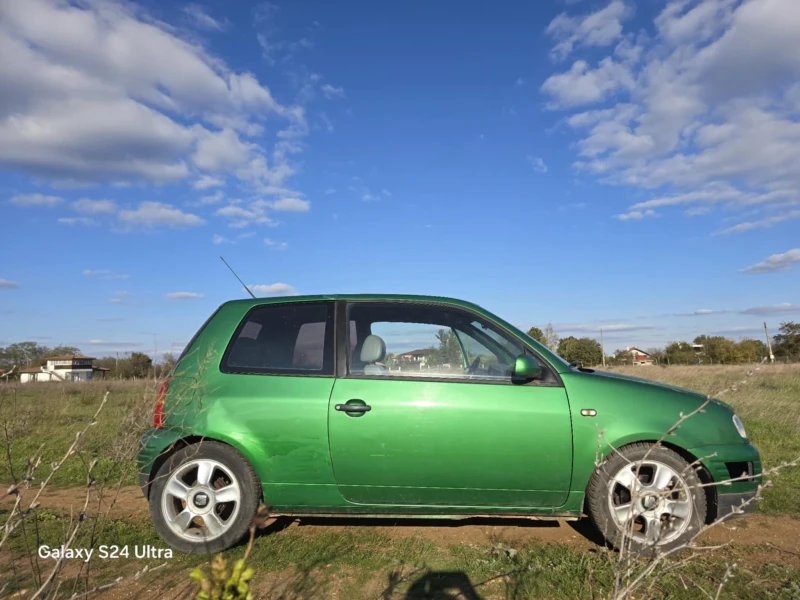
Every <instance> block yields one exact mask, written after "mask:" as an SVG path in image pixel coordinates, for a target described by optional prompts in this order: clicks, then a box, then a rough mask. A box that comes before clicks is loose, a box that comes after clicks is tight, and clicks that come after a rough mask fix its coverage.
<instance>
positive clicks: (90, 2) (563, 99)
mask: <svg viewBox="0 0 800 600" xmlns="http://www.w3.org/2000/svg"><path fill="white" fill-rule="evenodd" d="M0 54H2V55H3V56H4V60H3V64H2V65H0V211H2V212H0V215H2V222H3V225H4V226H3V227H2V233H1V234H0V250H2V251H3V255H4V257H5V259H4V260H3V262H2V264H0V345H6V344H9V343H12V342H16V341H23V340H36V341H39V342H40V343H44V344H47V345H55V344H62V343H63V344H70V345H76V346H78V347H80V348H81V349H82V350H83V351H84V352H87V353H90V354H92V355H95V356H98V355H100V356H102V355H106V354H109V353H113V352H116V351H122V352H125V351H132V350H141V351H146V352H153V350H154V348H155V351H158V352H164V351H170V350H172V351H179V350H180V349H181V348H182V346H183V344H185V343H186V341H187V340H188V339H189V338H190V337H191V335H192V334H193V333H194V331H195V330H196V329H197V327H198V326H199V325H200V324H201V323H202V322H203V320H205V318H206V317H207V316H208V314H210V313H211V312H212V311H213V310H214V309H215V308H216V307H217V306H218V305H219V304H220V303H222V302H224V301H226V300H228V299H232V298H237V297H241V296H242V294H243V291H242V290H241V288H240V287H239V286H238V284H237V283H236V281H235V280H234V279H233V277H232V276H231V275H230V273H229V272H228V271H227V269H226V268H225V267H224V265H223V264H222V263H221V262H220V261H219V258H218V257H219V255H220V254H222V255H223V256H225V258H226V259H227V260H228V261H229V262H230V263H231V264H232V265H233V266H234V268H235V269H236V270H237V271H238V272H239V274H240V275H241V276H242V277H243V278H244V280H245V281H246V283H248V284H249V285H253V286H254V289H255V290H256V292H257V293H258V294H259V295H272V294H290V293H303V294H316V293H337V292H366V291H368V292H386V293H414V294H437V295H446V296H455V297H461V298H465V299H468V300H472V301H474V302H477V303H479V304H481V305H483V306H485V307H486V308H488V309H489V310H492V311H493V312H496V313H497V314H499V315H500V316H502V317H504V318H506V319H508V320H510V321H512V322H514V323H515V324H517V325H519V326H521V327H525V328H527V327H529V326H530V325H539V326H543V325H544V324H546V323H547V322H552V323H553V324H554V326H555V328H556V331H557V332H558V333H559V334H560V335H562V336H566V335H579V336H580V335H589V336H592V337H597V336H598V331H599V329H600V327H603V328H604V332H605V339H606V343H607V346H608V347H609V349H614V348H618V347H625V346H628V345H638V346H644V347H651V346H663V345H664V344H665V343H667V342H668V341H671V340H679V339H692V338H694V337H695V336H696V335H699V334H702V333H706V334H712V333H721V334H724V335H728V336H730V337H733V338H739V337H742V336H755V337H761V331H762V329H761V327H762V323H763V322H764V321H767V322H768V324H769V325H770V326H771V327H772V328H773V329H776V328H777V326H778V324H779V323H780V322H781V321H785V320H797V319H800V298H798V295H799V294H798V292H800V277H798V273H800V267H798V263H800V235H799V234H800V226H799V225H800V170H798V169H797V165H798V164H800V84H798V83H797V81H798V80H800V4H798V3H796V2H795V1H794V0H750V1H748V2H739V1H736V0H707V1H705V2H692V1H682V0H681V1H661V0H648V1H646V2H636V3H634V2H632V1H627V2H626V1H623V0H604V1H591V0H583V1H570V2H565V1H563V0H553V1H552V2H544V1H543V2H527V3H517V2H508V3H496V4H495V5H492V6H489V5H487V4H485V3H479V2H461V3H458V6H457V7H456V5H455V4H452V3H443V2H440V3H424V2H413V3H395V4H387V3H375V2H347V3H331V2H291V3H290V2H285V3H263V2H245V1H241V2H237V3H230V2H221V1H216V0H207V1H206V2H204V3H202V4H199V3H181V2H170V3H162V2H154V1H148V2H141V3H122V2H118V1H115V0H83V1H81V2H74V3H71V2H65V1H56V0H30V1H26V2H7V3H3V4H2V5H0Z"/></svg>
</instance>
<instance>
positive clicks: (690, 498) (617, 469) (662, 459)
mask: <svg viewBox="0 0 800 600" xmlns="http://www.w3.org/2000/svg"><path fill="white" fill-rule="evenodd" d="M637 469H638V470H637ZM637 475H638V478H637ZM632 490H633V491H632ZM586 507H587V512H588V513H589V517H590V518H591V520H592V522H593V523H594V525H595V527H597V529H598V531H599V532H600V533H601V534H602V535H603V536H604V537H605V539H606V541H607V542H608V543H609V544H611V545H612V546H613V547H614V548H616V549H618V550H620V549H621V548H623V547H624V548H626V549H629V550H630V551H631V552H633V553H634V554H639V555H653V554H656V553H663V552H668V551H670V550H674V549H675V548H677V547H680V546H683V545H685V544H686V543H687V542H689V541H690V540H691V539H692V538H693V537H694V536H696V535H697V533H698V532H699V531H700V529H701V527H702V526H703V524H704V523H705V520H706V511H707V505H706V494H705V491H704V488H703V487H702V482H701V481H700V477H699V476H698V475H697V472H696V471H695V469H694V468H693V467H692V466H691V465H690V464H689V463H688V462H687V461H686V460H685V459H684V458H683V457H682V456H680V455H679V454H678V453H677V452H674V451H673V450H670V449H669V448H665V447H663V446H657V445H653V444H645V443H637V444H631V445H630V446H625V447H623V448H621V449H619V450H616V451H615V452H614V453H613V454H611V455H609V456H608V458H607V459H606V460H605V461H604V462H603V463H601V464H600V466H598V467H597V469H595V471H594V473H593V474H592V477H591V479H590V481H589V485H588V487H587V490H586Z"/></svg>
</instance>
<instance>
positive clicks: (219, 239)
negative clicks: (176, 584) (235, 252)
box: [211, 233, 235, 245]
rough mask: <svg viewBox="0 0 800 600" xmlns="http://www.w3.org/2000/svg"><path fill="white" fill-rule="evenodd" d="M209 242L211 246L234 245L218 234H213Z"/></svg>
mask: <svg viewBox="0 0 800 600" xmlns="http://www.w3.org/2000/svg"><path fill="white" fill-rule="evenodd" d="M211 242H212V243H213V244H216V245H219V244H233V243H235V242H234V241H233V240H229V239H228V238H226V237H224V236H222V235H219V234H218V233H215V234H214V237H212V238H211Z"/></svg>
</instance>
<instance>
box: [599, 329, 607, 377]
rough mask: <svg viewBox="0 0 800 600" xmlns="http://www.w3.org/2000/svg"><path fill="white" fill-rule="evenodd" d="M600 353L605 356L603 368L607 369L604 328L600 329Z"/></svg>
mask: <svg viewBox="0 0 800 600" xmlns="http://www.w3.org/2000/svg"><path fill="white" fill-rule="evenodd" d="M600 351H601V352H602V354H603V368H604V369H605V367H606V347H605V344H603V328H602V327H601V328H600Z"/></svg>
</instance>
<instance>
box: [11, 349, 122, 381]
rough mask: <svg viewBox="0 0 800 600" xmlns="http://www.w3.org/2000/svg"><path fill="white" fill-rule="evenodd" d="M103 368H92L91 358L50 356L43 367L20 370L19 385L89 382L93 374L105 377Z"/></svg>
mask: <svg viewBox="0 0 800 600" xmlns="http://www.w3.org/2000/svg"><path fill="white" fill-rule="evenodd" d="M106 371H108V369H105V368H103V367H95V366H94V357H92V356H80V355H75V356H51V357H50V358H48V359H47V365H46V366H44V367H30V368H28V369H20V372H19V380H20V383H27V382H29V381H89V380H90V379H94V377H95V374H96V373H97V374H99V375H101V376H102V377H105V374H106Z"/></svg>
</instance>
